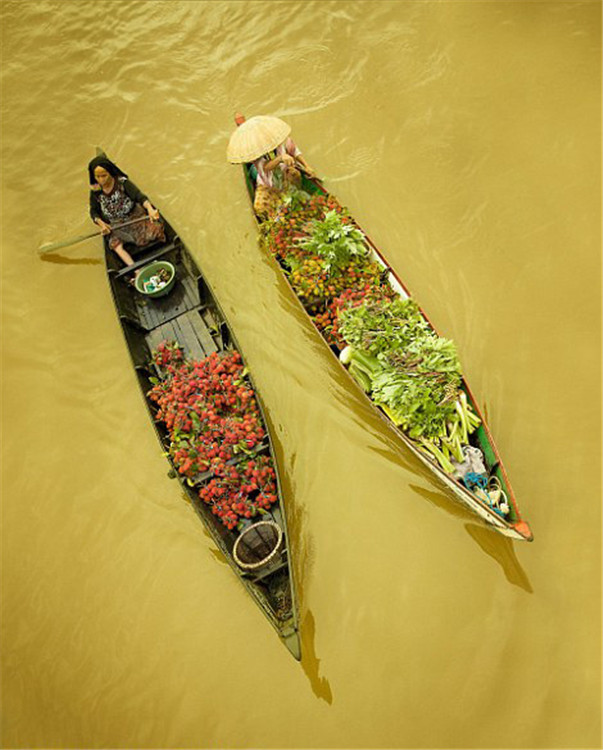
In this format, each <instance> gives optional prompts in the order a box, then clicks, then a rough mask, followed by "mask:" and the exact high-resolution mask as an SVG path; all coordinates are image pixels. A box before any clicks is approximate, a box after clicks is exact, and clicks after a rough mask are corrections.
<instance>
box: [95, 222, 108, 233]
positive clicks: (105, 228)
mask: <svg viewBox="0 0 603 750" xmlns="http://www.w3.org/2000/svg"><path fill="white" fill-rule="evenodd" d="M96 223H97V224H98V226H99V227H100V229H101V232H102V233H103V234H111V225H110V224H107V222H105V221H103V220H102V219H97V221H96Z"/></svg>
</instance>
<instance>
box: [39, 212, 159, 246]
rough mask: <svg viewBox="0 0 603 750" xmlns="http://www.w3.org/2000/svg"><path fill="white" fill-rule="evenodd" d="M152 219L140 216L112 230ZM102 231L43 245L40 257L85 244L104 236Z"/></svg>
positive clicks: (116, 225) (113, 227)
mask: <svg viewBox="0 0 603 750" xmlns="http://www.w3.org/2000/svg"><path fill="white" fill-rule="evenodd" d="M149 218H150V217H149V216H139V217H138V219H131V220H130V221H124V223H123V224H115V226H112V227H111V229H121V228H122V227H129V226H130V224H137V223H138V222H139V221H147V220H148V219H149ZM102 233H103V232H102V230H101V229H99V230H98V231H97V232H91V233H90V234H80V236H79V237H72V238H71V239H70V240H63V241H62V242H47V243H46V244H44V245H41V246H40V247H39V248H38V252H39V253H40V255H43V254H44V253H49V252H51V251H52V250H58V249H59V248H61V247H69V245H77V243H78V242H83V241H84V240H89V239H91V238H92V237H98V236H99V234H102Z"/></svg>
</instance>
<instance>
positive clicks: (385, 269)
mask: <svg viewBox="0 0 603 750" xmlns="http://www.w3.org/2000/svg"><path fill="white" fill-rule="evenodd" d="M244 121H245V119H244V118H243V117H242V116H237V119H236V120H235V122H236V123H237V125H240V124H241V123H242V122H244ZM243 172H244V176H245V184H246V187H247V191H248V194H249V197H250V200H251V204H252V206H253V204H254V198H255V187H256V180H255V176H256V172H255V169H254V167H253V165H252V164H249V163H248V164H244V165H243ZM300 188H301V189H302V191H304V192H305V193H307V194H309V195H311V196H312V195H314V196H315V195H320V196H323V197H324V198H325V205H326V208H328V206H329V205H335V204H337V201H336V199H335V198H334V196H332V195H331V194H330V193H329V192H328V191H327V190H326V189H325V187H324V186H323V185H322V183H321V182H320V181H318V180H316V179H314V178H312V179H310V178H309V177H308V176H307V175H305V174H302V182H301V185H300ZM331 199H332V201H331ZM326 208H325V210H326ZM293 215H294V212H292V211H291V204H288V205H287V204H281V207H280V209H279V210H278V211H277V214H276V215H275V216H272V217H271V218H270V219H269V221H271V222H272V227H273V228H274V227H275V226H276V227H278V226H280V227H283V232H282V233H283V234H284V235H285V236H287V231H286V230H287V222H288V221H291V218H290V217H291V216H293ZM254 216H255V218H256V221H257V222H258V224H259V225H262V223H263V221H265V220H266V217H265V216H264V217H261V216H258V215H257V214H255V213H254ZM352 221H353V220H352ZM279 222H281V223H280V224H279ZM353 224H354V226H355V227H356V228H357V229H358V231H359V232H361V234H362V236H363V238H364V242H365V243H366V246H367V247H368V249H369V255H370V258H371V260H372V261H374V262H375V263H376V264H378V265H379V267H380V268H381V269H382V274H383V277H384V279H386V283H387V284H389V287H390V288H391V290H393V295H394V296H396V297H397V298H398V299H401V300H406V299H410V298H411V295H410V292H409V291H408V289H407V287H406V286H405V284H404V283H403V282H402V280H401V279H400V278H399V276H398V275H397V273H396V272H395V270H394V269H393V268H392V267H391V266H390V265H389V263H388V262H387V261H386V259H385V257H384V256H383V254H382V253H381V252H380V251H379V250H378V248H377V247H376V246H375V244H374V243H373V242H372V240H371V238H370V237H369V236H368V234H366V232H364V230H362V228H361V227H360V226H359V225H358V224H357V223H356V222H353ZM298 234H299V233H298ZM299 239H300V237H299V236H298V237H294V238H293V240H291V236H290V235H288V241H290V242H291V247H293V246H294V245H295V243H296V242H297V241H298V240H299ZM286 241H287V240H286ZM286 252H287V250H286V248H285V249H284V250H279V251H277V252H276V253H270V256H271V259H272V260H273V262H275V263H276V266H277V267H278V268H279V270H280V271H282V272H283V274H284V276H285V279H286V280H287V283H288V284H289V286H290V288H291V290H292V292H293V293H294V294H295V295H296V296H297V298H298V300H300V304H301V306H302V308H303V309H304V310H305V311H306V312H308V307H307V304H306V305H304V304H302V303H301V298H300V295H299V293H298V292H296V289H295V287H294V286H293V285H292V283H291V278H292V269H291V267H288V266H287V264H286V263H284V262H283V258H284V257H285V255H286ZM298 288H299V287H298ZM328 301H329V300H328V298H327V299H326V302H325V307H324V309H323V311H326V308H327V305H328ZM419 310H420V314H421V315H422V317H423V319H424V321H425V322H426V323H427V325H428V326H429V327H430V328H431V330H432V331H433V333H434V334H436V335H437V332H436V331H435V328H434V327H433V325H432V324H431V322H430V321H429V318H428V317H427V315H426V314H425V312H424V311H423V310H422V309H421V308H419ZM319 315H320V311H318V312H317V311H316V310H314V311H313V314H312V315H309V317H310V319H311V320H312V323H313V324H314V325H315V326H316V328H317V330H318V332H319V333H320V335H321V336H322V337H323V338H325V336H324V330H321V327H320V326H319V325H317V321H318V317H319ZM325 341H326V343H327V344H328V345H329V347H330V349H331V350H332V352H333V353H334V355H335V356H336V358H337V361H338V362H339V364H340V365H341V366H342V367H343V365H342V363H341V362H340V355H341V353H342V347H341V345H336V344H334V343H333V341H332V340H331V341H329V340H327V339H326V338H325ZM344 369H345V371H346V372H347V373H349V372H350V370H348V369H346V368H345V367H344ZM364 390H365V391H366V390H367V389H366V388H365V389H364ZM460 392H461V393H462V398H463V399H464V400H465V403H467V404H468V405H469V407H470V409H471V410H472V412H473V413H474V414H476V415H477V417H478V418H479V427H478V428H477V429H476V430H475V432H473V434H471V436H470V438H469V441H468V445H466V446H465V447H466V448H469V449H475V451H474V453H479V455H480V456H481V459H480V460H483V464H484V465H485V472H486V476H487V482H488V485H487V487H488V488H494V490H493V491H492V492H489V491H486V490H485V488H484V487H483V486H477V485H476V486H472V485H471V484H470V483H468V482H467V480H466V478H464V479H463V478H462V477H461V476H459V475H458V474H457V475H456V476H455V475H454V474H453V473H451V472H450V471H444V470H443V468H442V466H441V465H440V463H439V462H438V460H436V459H435V458H434V456H433V455H429V452H426V451H425V450H424V448H423V446H421V445H419V444H418V443H417V441H416V440H413V439H411V438H410V437H409V435H408V434H406V432H405V431H404V430H403V429H400V427H399V426H398V425H397V424H396V423H395V422H394V421H393V420H392V418H391V413H389V412H388V410H387V409H386V408H383V407H382V406H380V405H378V404H376V403H375V402H374V401H373V400H371V398H370V397H369V396H368V395H367V398H368V400H369V402H370V403H371V405H372V406H373V408H374V409H375V410H376V411H377V413H378V414H379V415H380V417H381V418H382V419H383V420H384V421H385V422H386V423H387V425H388V426H389V427H390V428H391V429H393V430H394V431H395V433H396V435H397V436H398V437H399V438H400V439H401V440H402V442H403V443H404V444H405V445H406V446H407V448H408V449H409V450H411V451H412V453H413V454H414V455H415V456H416V457H417V458H418V459H419V460H420V461H421V462H422V463H423V464H425V465H426V466H427V467H428V468H429V469H430V470H431V471H432V472H433V473H434V475H435V476H436V477H437V479H438V480H439V481H440V482H441V483H442V484H443V485H444V486H445V487H446V488H447V489H448V490H449V491H450V492H451V493H452V496H453V497H454V498H456V499H457V500H460V501H461V502H462V503H463V505H465V506H466V507H467V508H468V509H469V510H471V511H472V512H473V513H475V514H476V515H477V516H479V517H480V518H481V519H482V520H483V521H485V522H486V523H487V524H488V525H489V527H491V528H493V529H495V530H496V531H498V532H500V533H501V534H504V535H505V536H508V537H510V538H512V539H517V540H522V541H532V540H533V534H532V531H531V529H530V526H529V525H528V523H527V522H526V521H525V520H524V519H523V518H522V515H521V513H520V510H519V506H518V504H517V500H516V497H515V494H514V492H513V489H512V487H511V482H510V480H509V477H508V474H507V471H506V469H505V467H504V464H503V462H502V458H501V456H500V453H499V451H498V448H497V446H496V444H495V442H494V438H493V436H492V434H491V432H490V429H489V427H488V424H487V422H486V419H485V417H484V415H483V413H482V412H481V410H480V409H479V405H478V403H477V400H476V399H475V397H474V395H473V393H472V392H471V389H470V388H469V385H468V383H467V382H466V380H465V379H464V378H462V381H461V385H460ZM365 395H366V394H365ZM466 455H469V453H466ZM467 476H471V474H469V473H468V474H467ZM477 479H480V477H479V476H478V477H477ZM497 493H498V496H499V497H503V498H504V502H503V503H500V504H497V503H496V502H493V501H492V499H491V498H492V497H494V496H495V495H496V494H497Z"/></svg>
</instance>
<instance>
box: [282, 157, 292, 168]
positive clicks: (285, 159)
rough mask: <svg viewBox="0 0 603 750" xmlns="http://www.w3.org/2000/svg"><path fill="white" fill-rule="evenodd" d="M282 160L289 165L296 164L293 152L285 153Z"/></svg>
mask: <svg viewBox="0 0 603 750" xmlns="http://www.w3.org/2000/svg"><path fill="white" fill-rule="evenodd" d="M281 162H282V163H283V164H284V165H285V166H287V167H294V166H295V159H294V158H293V157H292V156H291V154H283V155H282V156H281Z"/></svg>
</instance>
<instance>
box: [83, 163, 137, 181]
mask: <svg viewBox="0 0 603 750" xmlns="http://www.w3.org/2000/svg"><path fill="white" fill-rule="evenodd" d="M97 167H102V168H103V169H106V170H107V172H109V174H110V175H111V177H127V176H128V175H127V174H126V173H125V172H122V171H121V169H120V168H119V167H118V166H117V165H115V164H113V162H112V161H110V160H109V159H107V157H106V156H95V157H94V159H92V161H91V162H90V164H88V175H89V177H90V184H91V185H96V177H95V176H94V170H95V169H96V168H97Z"/></svg>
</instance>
